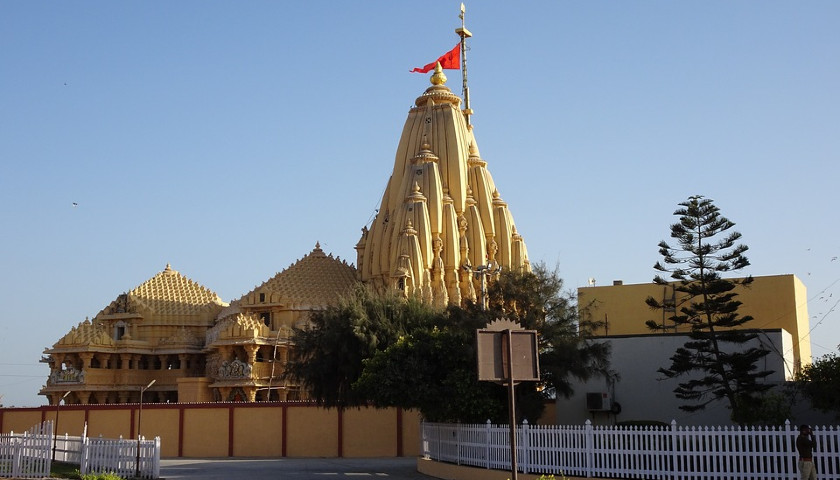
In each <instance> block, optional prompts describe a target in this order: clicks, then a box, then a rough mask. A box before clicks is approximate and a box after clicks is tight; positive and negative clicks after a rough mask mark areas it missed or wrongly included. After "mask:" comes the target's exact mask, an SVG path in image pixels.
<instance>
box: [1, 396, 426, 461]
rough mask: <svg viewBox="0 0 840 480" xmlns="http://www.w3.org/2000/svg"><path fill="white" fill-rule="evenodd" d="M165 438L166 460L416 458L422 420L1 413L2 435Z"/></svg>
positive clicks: (294, 405)
mask: <svg viewBox="0 0 840 480" xmlns="http://www.w3.org/2000/svg"><path fill="white" fill-rule="evenodd" d="M138 417H140V421H141V422H142V424H141V425H140V428H139V432H140V434H141V435H142V436H143V437H146V438H153V437H160V438H161V456H162V457H203V458H222V457H327V458H329V457H336V458H337V457H347V458H361V457H414V456H418V455H419V454H420V414H419V413H418V412H415V411H404V410H402V409H395V408H383V409H375V408H372V407H364V408H344V409H339V408H332V409H327V408H323V407H320V406H318V405H316V404H314V403H310V402H257V403H241V402H232V403H225V402H212V403H151V404H146V403H144V404H143V409H142V415H140V405H139V404H113V405H111V404H109V405H91V404H88V405H61V406H60V407H59V408H56V407H55V406H42V407H32V408H0V433H8V432H10V431H15V432H23V431H26V430H28V429H30V428H31V427H32V426H33V425H36V424H39V423H41V422H44V421H46V420H53V421H55V423H56V431H57V432H58V433H59V435H63V434H65V433H67V434H69V435H75V436H80V435H81V434H82V432H83V430H84V428H85V425H87V435H88V436H89V437H98V436H100V435H101V436H103V437H106V438H120V437H122V438H136V435H137V432H138V426H137V421H138Z"/></svg>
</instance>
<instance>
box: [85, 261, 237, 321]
mask: <svg viewBox="0 0 840 480" xmlns="http://www.w3.org/2000/svg"><path fill="white" fill-rule="evenodd" d="M225 306H227V303H225V302H224V301H223V300H222V299H221V298H219V296H218V295H216V293H215V292H213V291H211V290H210V289H208V288H206V287H204V286H202V285H200V284H198V283H196V282H194V281H193V280H190V279H189V278H187V277H185V276H184V275H182V274H181V273H179V272H178V271H176V270H173V269H172V267H171V266H170V265H169V264H168V263H167V264H166V268H164V270H163V271H162V272H159V273H158V274H157V275H155V276H154V277H152V278H150V279H149V280H146V281H145V282H143V283H141V284H140V285H138V286H137V287H135V288H134V289H133V290H131V291H129V292H128V293H127V294H125V295H120V297H118V298H117V299H116V300H115V301H114V302H112V303H111V304H110V305H108V307H106V308H105V309H103V310H102V312H100V315H103V314H104V315H110V314H116V313H129V312H136V313H146V314H150V315H191V314H192V315H202V314H206V313H208V311H211V310H212V311H215V310H219V309H221V307H225ZM97 316H98V315H97Z"/></svg>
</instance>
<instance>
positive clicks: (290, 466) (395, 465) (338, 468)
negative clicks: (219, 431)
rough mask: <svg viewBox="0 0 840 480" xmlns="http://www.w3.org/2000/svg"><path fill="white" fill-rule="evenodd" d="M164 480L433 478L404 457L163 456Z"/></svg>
mask: <svg viewBox="0 0 840 480" xmlns="http://www.w3.org/2000/svg"><path fill="white" fill-rule="evenodd" d="M160 463H161V467H160V476H161V477H162V478H165V479H166V480H192V479H195V480H223V479H224V480H229V479H238V478H243V479H248V480H268V479H271V480H276V479H281V478H282V479H289V480H434V479H433V477H429V476H426V475H422V474H420V473H418V472H417V459H416V458H415V457H405V458H252V459H242V458H237V459H217V458H207V459H203V458H171V459H162V460H161V462H160Z"/></svg>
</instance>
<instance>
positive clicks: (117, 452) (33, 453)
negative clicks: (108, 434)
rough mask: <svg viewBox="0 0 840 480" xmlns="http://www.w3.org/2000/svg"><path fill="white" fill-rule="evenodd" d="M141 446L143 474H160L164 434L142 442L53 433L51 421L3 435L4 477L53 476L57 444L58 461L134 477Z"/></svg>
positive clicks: (91, 470)
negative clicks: (52, 467) (161, 438)
mask: <svg viewBox="0 0 840 480" xmlns="http://www.w3.org/2000/svg"><path fill="white" fill-rule="evenodd" d="M7 439H8V441H7ZM138 446H139V455H140V470H139V472H140V477H142V478H159V477H160V437H155V438H154V439H153V440H146V439H141V441H140V442H139V444H138V442H137V440H127V439H123V438H119V439H112V438H101V437H99V438H91V437H88V436H87V435H85V434H84V433H83V434H82V436H81V437H71V436H69V435H67V434H65V435H63V436H56V437H53V434H52V422H49V421H47V422H44V423H43V424H41V425H39V426H36V427H33V428H32V429H30V431H29V432H27V433H25V434H15V433H14V432H12V433H11V434H8V435H5V434H4V435H0V478H2V477H14V478H43V477H49V476H50V460H51V459H52V458H53V457H52V456H53V447H54V448H55V450H54V454H55V460H56V461H59V462H67V463H75V464H78V465H79V471H80V472H81V473H108V472H110V473H115V474H117V475H119V476H121V477H125V478H128V477H134V476H135V473H136V471H137V455H138ZM7 467H8V468H7Z"/></svg>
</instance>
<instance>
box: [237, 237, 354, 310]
mask: <svg viewBox="0 0 840 480" xmlns="http://www.w3.org/2000/svg"><path fill="white" fill-rule="evenodd" d="M357 282H358V279H357V276H356V269H355V268H354V267H353V266H352V265H350V264H348V263H347V262H346V261H344V260H341V259H340V258H337V257H333V256H332V254H330V255H327V254H325V253H324V251H323V250H321V245H320V243H316V244H315V248H314V249H313V250H312V251H311V252H309V253H308V254H306V255H305V256H304V257H303V258H301V259H300V260H298V261H297V262H295V263H294V264H292V265H291V266H289V267H288V268H286V269H285V270H283V271H282V272H280V273H278V274H277V275H275V276H274V277H272V278H271V279H269V280H267V281H266V282H264V283H263V284H262V285H260V286H258V287H257V288H255V289H254V290H253V291H251V292H249V293H247V294H245V295H243V297H242V299H243V300H244V299H246V298H248V297H252V296H253V295H254V293H255V292H264V293H269V294H270V297H271V298H272V299H274V300H272V301H280V302H282V303H292V304H294V305H296V306H314V307H321V306H325V305H329V304H333V303H335V301H336V300H338V298H339V297H340V296H341V295H343V294H345V293H347V292H349V291H350V290H351V289H352V287H353V285H354V284H356V283H357Z"/></svg>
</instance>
